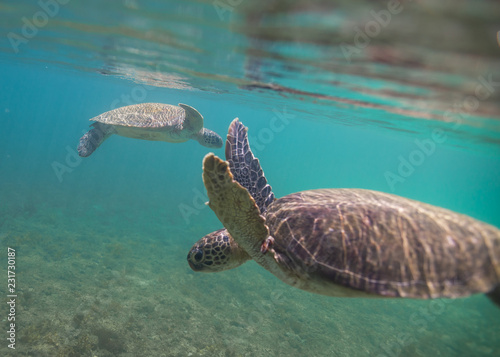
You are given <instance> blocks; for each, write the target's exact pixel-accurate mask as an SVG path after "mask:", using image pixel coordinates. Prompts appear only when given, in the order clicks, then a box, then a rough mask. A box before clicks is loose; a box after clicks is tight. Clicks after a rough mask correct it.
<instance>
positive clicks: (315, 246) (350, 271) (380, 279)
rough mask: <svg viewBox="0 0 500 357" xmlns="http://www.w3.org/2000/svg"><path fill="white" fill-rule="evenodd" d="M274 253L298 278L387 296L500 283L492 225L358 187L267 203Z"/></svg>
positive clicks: (474, 289)
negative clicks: (273, 239)
mask: <svg viewBox="0 0 500 357" xmlns="http://www.w3.org/2000/svg"><path fill="white" fill-rule="evenodd" d="M265 217H266V225H267V226H268V228H269V232H270V235H271V236H273V237H274V238H275V243H274V246H273V249H274V252H275V259H276V261H277V263H278V264H279V265H281V266H282V267H283V268H285V269H291V270H292V271H294V272H295V273H296V274H297V276H300V277H301V279H311V280H319V281H323V282H324V283H325V284H328V283H335V284H340V285H342V286H346V287H350V288H354V289H358V290H362V291H366V292H372V293H377V294H380V295H385V296H400V297H413V298H435V297H459V296H466V295H469V294H473V293H479V292H482V293H485V292H488V291H490V290H491V289H493V288H494V287H495V286H497V285H498V284H500V236H499V230H498V229H497V228H495V227H493V226H490V225H488V224H485V223H483V222H480V221H477V220H475V219H473V218H471V217H468V216H465V215H461V214H458V213H455V212H452V211H449V210H446V209H443V208H439V207H434V206H431V205H427V204H424V203H421V202H417V201H413V200H410V199H406V198H402V197H398V196H394V195H390V194H386V193H382V192H376V191H369V190H361V189H325V190H312V191H304V192H299V193H295V194H291V195H288V196H285V197H283V198H280V199H279V200H277V201H275V202H274V203H273V204H272V205H270V206H269V207H268V210H267V212H266V215H265Z"/></svg>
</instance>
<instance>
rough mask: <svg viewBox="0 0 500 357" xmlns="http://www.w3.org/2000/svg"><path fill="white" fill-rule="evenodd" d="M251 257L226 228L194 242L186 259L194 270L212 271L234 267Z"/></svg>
mask: <svg viewBox="0 0 500 357" xmlns="http://www.w3.org/2000/svg"><path fill="white" fill-rule="evenodd" d="M249 259H251V258H250V256H249V255H248V254H247V252H245V251H244V250H243V249H242V248H240V247H239V246H238V244H237V243H236V242H235V241H234V239H233V237H231V235H230V234H229V232H228V231H227V230H226V229H219V230H218V231H215V232H212V233H210V234H207V235H206V236H204V237H203V238H201V239H200V240H199V241H198V242H196V243H195V244H194V245H193V247H192V248H191V250H190V251H189V253H188V256H187V261H188V263H189V266H190V267H191V269H193V270H194V271H200V272H204V273H214V272H219V271H223V270H229V269H233V268H236V267H238V266H240V265H241V264H243V263H244V262H246V261H247V260H249Z"/></svg>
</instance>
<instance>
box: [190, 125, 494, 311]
mask: <svg viewBox="0 0 500 357" xmlns="http://www.w3.org/2000/svg"><path fill="white" fill-rule="evenodd" d="M226 157H227V159H228V162H225V161H222V160H221V159H219V158H218V157H216V156H215V155H213V154H208V155H207V156H206V157H205V159H204V164H203V179H204V183H205V186H206V188H207V192H208V197H209V199H210V202H209V206H210V207H211V208H212V210H213V211H214V212H215V213H216V215H217V216H218V217H219V219H220V221H221V222H222V223H223V224H224V226H225V228H226V230H219V231H216V232H213V233H210V234H209V235H207V236H205V237H203V238H202V239H201V240H200V241H198V242H197V243H196V244H195V245H194V246H193V247H192V249H191V250H190V252H189V254H188V262H189V264H190V266H191V268H192V269H193V270H195V271H206V272H215V271H222V270H226V269H231V268H234V267H236V266H238V265H240V264H242V263H244V262H245V261H247V260H249V259H254V260H255V261H256V262H257V263H259V264H260V265H262V266H263V267H264V268H266V269H267V270H269V271H270V272H271V273H273V274H274V275H276V276H277V277H278V278H280V279H281V280H282V281H284V282H286V283H287V284H289V285H292V286H294V287H297V288H300V289H303V290H307V291H310V292H313V293H318V294H324V295H329V296H367V297H368V296H386V297H406V298H439V297H449V298H455V297H462V296H468V295H470V294H474V293H489V296H490V297H491V298H492V299H493V300H494V301H496V302H497V303H498V297H499V296H500V289H499V286H500V230H499V229H498V228H496V227H493V226H491V225H489V224H486V223H483V222H480V221H478V220H476V219H473V218H471V217H468V216H465V215H462V214H458V213H455V212H452V211H449V210H446V209H444V208H439V207H435V206H432V205H429V204H425V203H421V202H418V201H414V200H410V199H407V198H403V197H399V196H396V195H391V194H387V193H383V192H377V191H370V190H363V189H320V190H310V191H303V192H298V193H294V194H290V195H287V196H285V197H282V198H280V199H277V200H275V199H274V195H273V194H272V192H271V188H270V186H269V185H268V184H267V181H266V179H265V177H264V173H263V171H262V169H261V167H260V163H259V161H258V159H256V158H254V157H253V154H252V153H251V150H250V147H249V145H248V138H247V134H246V128H245V127H244V126H243V125H242V124H241V123H240V122H239V121H238V120H235V121H233V123H232V124H231V126H230V129H229V132H228V138H227V141H226ZM240 180H241V181H240ZM252 196H253V197H252ZM256 202H260V205H259V204H256ZM213 242H219V243H218V244H216V245H214V244H213Z"/></svg>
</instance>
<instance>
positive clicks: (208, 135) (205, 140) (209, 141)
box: [194, 128, 223, 149]
mask: <svg viewBox="0 0 500 357" xmlns="http://www.w3.org/2000/svg"><path fill="white" fill-rule="evenodd" d="M194 139H195V140H197V141H198V142H199V143H200V144H201V145H203V146H206V147H207V148H215V149H218V148H221V147H222V144H223V142H222V138H221V137H220V135H219V134H217V133H216V132H214V131H212V130H209V129H207V128H203V129H201V130H200V131H199V132H198V133H196V134H195V135H194Z"/></svg>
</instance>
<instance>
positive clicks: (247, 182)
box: [226, 118, 274, 214]
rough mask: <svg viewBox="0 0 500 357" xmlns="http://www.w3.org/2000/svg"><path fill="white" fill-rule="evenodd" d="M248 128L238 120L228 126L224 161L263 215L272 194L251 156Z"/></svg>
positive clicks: (257, 161)
mask: <svg viewBox="0 0 500 357" xmlns="http://www.w3.org/2000/svg"><path fill="white" fill-rule="evenodd" d="M247 132H248V128H246V127H245V126H244V125H243V124H242V123H241V122H240V121H239V119H238V118H236V119H234V120H233V121H232V123H231V125H230V126H229V130H228V132H227V140H226V160H227V161H228V162H229V167H230V169H231V173H232V174H233V176H234V179H235V180H236V181H238V182H239V184H240V185H242V186H243V187H244V188H246V189H247V190H248V192H249V193H250V195H252V197H253V199H254V200H255V203H257V206H258V207H259V209H260V213H261V214H264V212H266V210H267V207H268V206H269V205H270V204H271V203H273V202H274V193H273V192H272V189H271V186H270V185H269V184H268V183H267V180H266V177H265V176H264V171H263V170H262V168H261V166H260V162H259V159H257V158H256V157H255V156H253V153H252V150H251V149H250V144H249V143H248V133H247Z"/></svg>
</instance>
